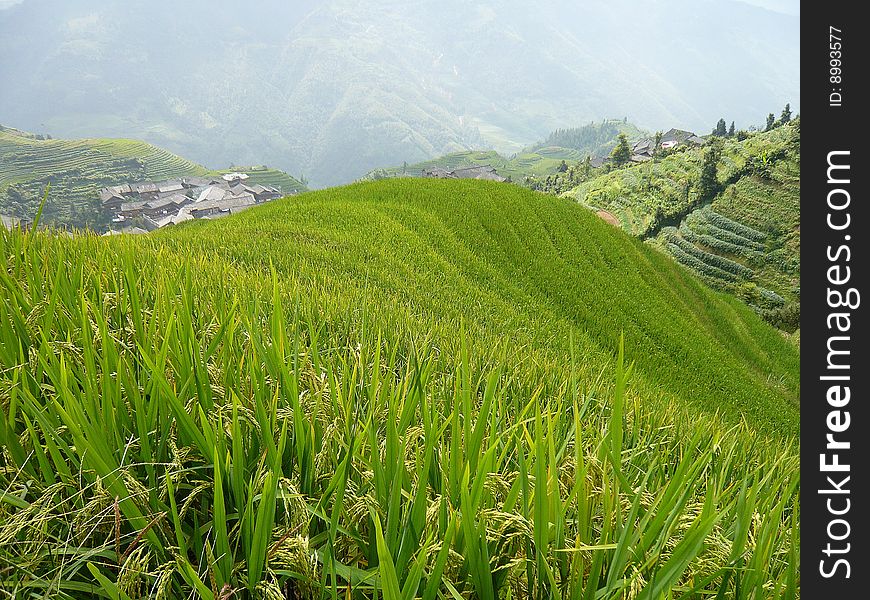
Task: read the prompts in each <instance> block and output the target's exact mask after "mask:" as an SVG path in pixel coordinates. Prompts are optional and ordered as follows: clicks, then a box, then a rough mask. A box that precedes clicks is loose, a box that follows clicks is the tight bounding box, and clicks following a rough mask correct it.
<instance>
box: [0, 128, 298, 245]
mask: <svg viewBox="0 0 870 600" xmlns="http://www.w3.org/2000/svg"><path fill="white" fill-rule="evenodd" d="M233 170H234V171H241V172H245V173H248V174H249V175H250V180H251V181H252V182H254V183H264V184H268V185H274V186H276V187H278V188H280V189H282V190H283V191H284V192H285V193H291V192H296V191H301V190H304V189H305V186H304V185H302V184H301V183H299V182H298V181H297V180H295V179H294V178H292V177H290V176H289V175H287V174H286V173H283V172H282V171H278V170H275V169H268V168H265V167H259V168H257V167H249V168H243V167H239V168H234V169H233ZM224 172H226V171H213V170H209V169H206V168H205V167H203V166H201V165H198V164H195V163H193V162H191V161H189V160H187V159H184V158H182V157H180V156H178V155H176V154H173V153H171V152H169V151H167V150H164V149H162V148H158V147H156V146H152V145H151V144H147V143H145V142H141V141H138V140H123V139H82V140H56V139H41V137H38V136H35V135H33V134H30V133H25V132H22V131H18V130H16V129H9V128H4V127H0V213H4V214H11V215H14V216H18V217H26V218H32V217H33V216H34V215H35V214H36V209H37V207H38V206H39V202H40V200H41V199H42V194H43V190H44V189H45V186H46V184H51V187H52V192H51V194H50V196H49V200H48V203H47V204H46V208H45V214H44V217H45V221H46V222H48V223H53V224H63V225H73V226H77V227H85V226H89V227H94V228H97V229H99V228H101V227H102V226H104V225H105V224H106V223H107V221H108V220H109V218H110V215H108V214H105V213H104V212H103V211H102V210H101V208H100V203H99V191H100V189H101V188H103V187H106V186H109V185H116V184H119V183H124V182H132V181H159V180H163V179H171V178H174V177H182V176H185V175H215V174H219V173H224Z"/></svg>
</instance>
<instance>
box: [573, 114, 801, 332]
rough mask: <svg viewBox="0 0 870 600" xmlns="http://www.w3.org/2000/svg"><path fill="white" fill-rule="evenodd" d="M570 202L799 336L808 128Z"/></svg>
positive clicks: (711, 150) (604, 183)
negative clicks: (612, 220) (803, 150)
mask: <svg viewBox="0 0 870 600" xmlns="http://www.w3.org/2000/svg"><path fill="white" fill-rule="evenodd" d="M723 123H724V120H720V122H719V125H718V127H719V128H721V127H722V126H723ZM565 195H566V196H568V197H571V198H574V199H576V200H577V201H579V202H580V203H581V204H584V205H586V206H588V207H590V208H593V209H596V210H606V211H608V212H609V213H611V214H612V215H614V216H615V217H616V218H617V219H619V221H620V222H621V224H622V226H623V228H624V229H625V230H626V231H628V232H629V233H631V234H632V235H635V236H637V237H640V238H642V239H648V240H650V242H651V243H652V244H654V245H656V246H658V247H659V248H661V249H663V250H665V251H667V252H669V253H670V254H672V255H673V256H674V258H676V259H677V260H678V261H679V262H681V263H683V264H684V265H686V266H688V267H690V268H691V269H693V270H694V271H695V272H696V273H697V274H698V275H700V276H701V277H702V279H704V280H705V281H706V282H707V283H709V284H710V285H712V286H714V287H717V288H720V289H723V290H726V291H728V292H730V293H732V294H734V295H736V296H737V297H739V298H741V299H742V300H745V301H746V302H748V303H749V304H750V305H751V306H753V307H754V308H755V309H756V310H757V311H758V312H760V313H761V314H763V315H764V317H765V318H766V319H767V320H768V321H770V322H771V323H774V324H775V325H776V326H777V327H780V328H782V329H784V330H786V331H794V330H795V329H796V328H797V327H798V325H799V317H800V308H799V306H800V120H799V119H795V120H791V119H790V117H789V118H788V119H786V121H785V122H784V123H782V122H781V123H780V124H778V125H775V126H774V127H773V128H772V129H771V130H770V131H767V132H762V133H753V134H749V133H746V132H744V134H743V135H740V134H737V135H735V136H734V137H730V136H726V137H724V138H720V137H716V141H715V142H714V144H713V145H708V146H707V147H705V148H698V149H678V150H677V151H676V152H673V153H670V154H667V155H665V156H663V157H661V158H659V159H657V160H655V161H650V162H647V163H644V164H641V165H636V166H629V167H626V168H623V169H618V170H613V171H611V172H608V173H605V174H599V175H597V176H593V177H592V178H589V179H587V180H586V181H585V182H582V183H580V184H579V185H578V186H576V187H575V188H574V189H572V190H571V191H569V192H567V193H566V194H565ZM735 265H736V266H735Z"/></svg>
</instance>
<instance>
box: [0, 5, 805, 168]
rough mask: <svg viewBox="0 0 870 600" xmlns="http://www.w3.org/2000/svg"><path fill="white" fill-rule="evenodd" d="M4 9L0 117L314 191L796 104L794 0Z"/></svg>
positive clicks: (702, 128)
mask: <svg viewBox="0 0 870 600" xmlns="http://www.w3.org/2000/svg"><path fill="white" fill-rule="evenodd" d="M251 6H255V7H256V9H257V10H253V11H252V10H251V9H250V7H251ZM0 7H2V8H3V10H0V89H2V90H3V92H2V93H0V123H2V124H3V125H6V126H12V127H18V128H21V129H24V130H28V131H34V132H36V133H50V134H51V135H53V136H54V137H124V138H130V137H132V138H140V139H144V140H146V141H149V142H152V143H155V144H158V145H160V146H164V147H166V148H167V149H169V150H172V151H174V152H177V153H179V154H182V155H184V156H185V157H187V158H190V159H193V160H195V161H198V162H200V163H203V164H206V165H208V166H219V165H228V164H269V165H273V166H278V167H280V168H283V169H285V170H288V171H289V172H291V173H294V174H298V173H305V174H306V175H307V176H309V180H310V181H312V182H315V181H317V182H320V183H322V184H324V185H326V184H332V183H339V182H344V181H349V180H352V179H354V178H356V177H359V176H361V175H363V174H364V173H365V172H366V171H368V170H370V169H373V168H377V167H381V166H384V165H391V164H401V163H402V162H403V161H404V162H409V163H413V162H417V161H420V160H424V159H427V158H431V157H433V156H438V155H441V154H446V153H448V152H455V151H458V150H464V149H468V148H495V149H497V150H499V151H501V152H504V153H508V154H510V153H514V152H518V151H520V150H522V149H523V148H524V147H526V146H528V145H529V144H532V143H535V142H537V141H539V140H541V139H544V138H545V137H546V136H547V134H548V133H549V132H550V131H552V130H553V129H556V128H564V127H572V126H577V125H582V124H585V123H588V122H590V121H592V120H596V121H597V120H600V119H603V118H620V119H622V118H626V119H628V120H629V121H632V122H633V123H635V124H636V125H638V126H640V127H643V128H646V129H649V130H652V131H655V130H656V129H661V130H667V129H670V128H671V127H679V128H681V129H691V130H695V131H698V132H706V131H709V130H710V129H711V128H712V127H713V126H714V125H715V123H716V122H717V120H718V119H720V118H724V119H726V121H727V122H728V123H730V122H731V121H735V122H736V126H737V127H741V128H745V127H748V126H750V125H762V124H763V123H764V117H765V115H767V114H768V113H770V112H774V113H777V114H778V112H779V111H780V110H781V109H782V107H783V106H784V105H785V104H786V103H787V102H789V103H791V106H792V109H793V110H794V111H795V112H798V111H799V110H800V71H799V62H800V46H799V43H800V32H799V25H800V21H799V9H800V4H799V2H798V1H797V0H538V1H537V2H535V3H533V4H531V3H529V2H528V0H474V1H473V2H468V1H467V0H415V1H414V2H404V1H402V0H293V1H292V2H287V1H286V0H256V2H253V3H252V2H250V1H249V0H0ZM203 15H206V17H205V18H203ZM143 24H147V28H148V33H147V35H130V32H131V31H138V30H140V29H142V27H143ZM33 40H39V43H38V44H34V43H33ZM228 73H232V75H231V76H229V77H228V76H227V74H228Z"/></svg>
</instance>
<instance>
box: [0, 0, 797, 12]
mask: <svg viewBox="0 0 870 600" xmlns="http://www.w3.org/2000/svg"><path fill="white" fill-rule="evenodd" d="M738 1H741V2H745V3H746V4H753V5H755V6H761V7H763V8H766V9H768V10H775V11H777V12H782V13H786V14H789V15H799V14H800V12H801V3H800V0H738ZM21 2H24V0H0V10H3V9H4V8H9V7H10V6H12V5H13V4H20V3H21Z"/></svg>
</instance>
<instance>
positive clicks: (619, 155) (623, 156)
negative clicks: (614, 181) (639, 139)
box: [610, 133, 631, 167]
mask: <svg viewBox="0 0 870 600" xmlns="http://www.w3.org/2000/svg"><path fill="white" fill-rule="evenodd" d="M617 139H618V141H617V142H616V147H615V148H614V149H613V152H611V153H610V158H611V160H613V164H615V165H616V166H617V167H621V166H622V165H624V164H625V163H627V162H628V161H629V160H631V147H630V146H629V145H628V138H627V137H625V134H624V133H620V134H619V137H618V138H617Z"/></svg>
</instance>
